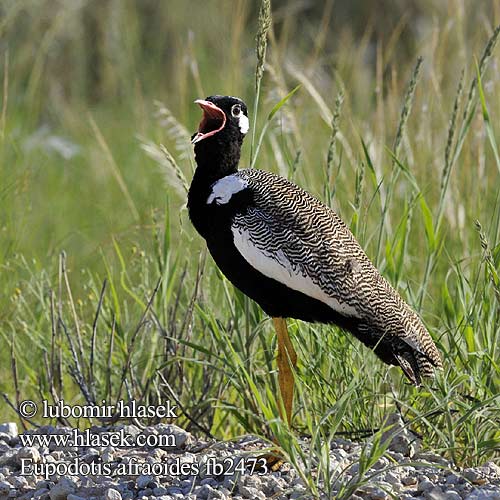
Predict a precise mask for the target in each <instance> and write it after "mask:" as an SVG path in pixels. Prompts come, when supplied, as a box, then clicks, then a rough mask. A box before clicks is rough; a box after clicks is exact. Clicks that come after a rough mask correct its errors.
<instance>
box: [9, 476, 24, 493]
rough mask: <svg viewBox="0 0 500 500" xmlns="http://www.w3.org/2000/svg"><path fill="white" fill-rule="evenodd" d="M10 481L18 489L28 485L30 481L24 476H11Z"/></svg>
mask: <svg viewBox="0 0 500 500" xmlns="http://www.w3.org/2000/svg"><path fill="white" fill-rule="evenodd" d="M9 482H10V484H11V485H12V486H13V487H14V488H16V489H17V490H21V489H23V488H27V487H28V481H27V479H26V478H25V477H24V476H12V477H11V478H9Z"/></svg>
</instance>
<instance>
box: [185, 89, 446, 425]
mask: <svg viewBox="0 0 500 500" xmlns="http://www.w3.org/2000/svg"><path fill="white" fill-rule="evenodd" d="M194 102H195V103H196V104H198V105H199V106H200V108H201V109H202V112H203V115H202V119H201V122H200V124H199V126H198V130H197V131H196V132H195V133H194V134H193V136H192V137H191V142H192V144H193V145H194V155H195V162H196V168H195V171H194V175H193V178H192V182H191V185H190V188H189V191H188V201H187V207H188V212H189V218H190V220H191V222H192V224H193V226H194V228H195V229H196V230H197V232H198V233H199V234H200V235H201V236H202V237H203V238H204V239H205V240H206V244H207V247H208V250H209V252H210V254H211V255H212V257H213V259H214V261H215V263H216V264H217V266H218V267H219V268H220V270H221V271H222V273H223V274H224V275H225V276H226V278H227V279H228V280H229V281H230V282H231V283H232V284H233V285H234V286H235V287H236V288H238V289H239V290H241V291H242V292H243V293H244V294H246V295H247V296H248V297H250V298H251V299H253V300H254V301H255V302H257V303H258V304H259V305H260V307H261V308H262V309H263V311H264V312H265V313H266V314H268V315H269V316H271V318H272V319H273V324H274V328H275V330H276V334H277V350H278V354H277V365H278V382H279V383H278V385H279V390H280V395H281V402H282V405H283V407H282V408H283V410H284V412H285V415H284V418H285V419H286V421H287V422H288V424H289V425H291V422H292V414H293V396H294V370H295V367H296V364H297V354H296V351H295V349H294V347H293V344H292V342H291V339H290V336H289V334H288V329H287V323H286V320H287V318H294V319H298V320H302V321H306V322H319V323H326V324H335V325H338V326H339V327H340V328H341V329H343V330H345V331H348V332H350V333H351V334H353V335H354V337H356V338H357V339H358V340H359V341H361V342H362V343H363V344H365V345H366V346H367V347H368V348H370V349H372V350H373V352H374V353H375V354H376V355H377V356H378V357H379V358H380V359H381V360H382V361H383V362H385V363H387V364H389V365H396V366H399V367H401V369H402V371H403V373H404V374H405V375H406V377H407V378H408V380H409V381H410V382H411V383H412V384H414V385H417V386H418V385H420V384H421V381H422V378H423V377H432V376H433V375H434V374H435V371H436V370H440V369H442V362H441V357H440V354H439V351H438V349H437V348H436V345H435V344H434V342H433V340H432V338H431V336H430V334H429V332H428V331H427V329H426V327H425V326H424V324H423V323H422V321H421V320H420V318H419V317H418V316H417V314H416V313H415V312H414V311H413V310H412V309H411V307H410V306H409V305H408V304H407V303H406V302H405V301H404V300H403V299H402V298H401V296H400V295H399V293H398V292H397V291H396V290H395V289H394V288H393V287H392V286H391V285H390V284H389V282H388V281H387V280H386V279H385V278H384V277H383V276H382V275H381V274H380V272H379V271H378V270H377V268H376V267H375V266H374V265H373V263H372V262H371V261H370V259H369V258H368V256H367V255H366V253H365V252H364V251H363V249H362V248H361V246H360V245H359V243H358V242H357V240H356V238H355V237H354V235H353V234H352V233H351V231H350V230H349V228H348V227H347V225H346V224H345V223H344V222H343V221H342V220H341V218H340V217H339V216H338V215H337V214H336V213H335V212H334V211H333V210H332V209H331V208H330V207H328V206H326V205H325V204H324V203H322V202H321V201H320V200H319V199H317V198H316V197H314V196H313V195H311V194H309V193H308V192H307V191H305V190H304V189H302V188H301V187H299V186H297V185H296V184H294V183H292V182H291V181H289V180H288V179H285V178H283V177H280V176H278V175H276V174H274V173H272V172H269V171H267V170H262V169H259V168H247V169H241V170H239V169H238V167H239V162H240V156H241V147H242V144H243V140H244V137H245V135H246V134H247V132H248V130H249V118H248V108H247V106H246V104H245V103H244V102H243V101H242V100H241V99H240V98H238V97H232V96H223V95H212V96H209V97H206V98H205V99H197V100H196V101H194ZM281 411H282V410H281V407H280V412H281ZM282 416H283V414H282Z"/></svg>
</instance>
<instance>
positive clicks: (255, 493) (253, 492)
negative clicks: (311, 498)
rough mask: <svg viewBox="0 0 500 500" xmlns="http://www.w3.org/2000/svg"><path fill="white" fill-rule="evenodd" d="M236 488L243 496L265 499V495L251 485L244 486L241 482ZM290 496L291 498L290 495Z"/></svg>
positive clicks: (253, 499) (259, 499)
mask: <svg viewBox="0 0 500 500" xmlns="http://www.w3.org/2000/svg"><path fill="white" fill-rule="evenodd" d="M238 490H239V492H240V495H242V496H243V497H244V498H249V499H252V500H266V495H264V493H263V492H262V491H260V490H258V489H257V488H253V487H252V486H244V485H242V484H240V485H239V487H238ZM301 494H302V493H301ZM290 498H293V494H292V496H290Z"/></svg>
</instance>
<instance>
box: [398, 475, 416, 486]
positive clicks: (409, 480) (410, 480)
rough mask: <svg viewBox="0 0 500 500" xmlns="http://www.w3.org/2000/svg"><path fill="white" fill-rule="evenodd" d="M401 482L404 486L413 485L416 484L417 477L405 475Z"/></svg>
mask: <svg viewBox="0 0 500 500" xmlns="http://www.w3.org/2000/svg"><path fill="white" fill-rule="evenodd" d="M401 482H402V483H403V484H404V485H405V486H413V485H415V484H417V478H416V477H415V476H406V477H403V478H401Z"/></svg>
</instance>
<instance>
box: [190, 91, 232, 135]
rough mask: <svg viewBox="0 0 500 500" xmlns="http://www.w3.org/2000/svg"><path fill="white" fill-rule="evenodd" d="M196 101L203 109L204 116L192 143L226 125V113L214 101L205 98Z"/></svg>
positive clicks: (213, 133) (218, 130)
mask: <svg viewBox="0 0 500 500" xmlns="http://www.w3.org/2000/svg"><path fill="white" fill-rule="evenodd" d="M194 102H195V103H196V104H198V105H199V106H200V108H201V109H202V110H203V118H202V119H201V122H200V124H199V126H198V132H197V133H196V134H195V135H194V136H193V137H192V138H191V143H192V144H196V143H197V142H200V141H202V140H203V139H206V138H207V137H210V136H212V135H215V134H216V133H217V132H220V131H221V130H222V129H223V128H224V126H225V125H226V114H225V113H224V111H222V109H220V108H219V107H217V106H216V105H215V104H214V103H213V102H210V101H205V100H203V99H196V101H194Z"/></svg>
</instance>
